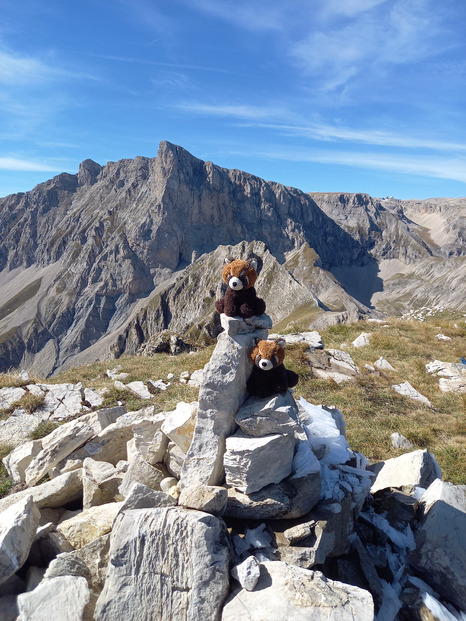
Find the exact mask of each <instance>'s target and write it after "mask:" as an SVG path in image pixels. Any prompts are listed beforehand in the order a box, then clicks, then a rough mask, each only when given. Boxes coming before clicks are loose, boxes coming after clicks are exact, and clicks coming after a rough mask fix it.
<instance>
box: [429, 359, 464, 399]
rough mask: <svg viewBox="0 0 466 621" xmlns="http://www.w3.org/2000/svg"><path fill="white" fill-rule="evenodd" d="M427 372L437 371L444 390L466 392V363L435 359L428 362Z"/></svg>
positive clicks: (441, 388)
mask: <svg viewBox="0 0 466 621" xmlns="http://www.w3.org/2000/svg"><path fill="white" fill-rule="evenodd" d="M426 372H427V373H436V374H437V376H438V377H439V378H440V379H439V388H440V390H441V391H442V392H457V393H463V392H466V365H465V364H461V363H456V362H442V361H441V360H434V361H433V362H429V363H428V364H426Z"/></svg>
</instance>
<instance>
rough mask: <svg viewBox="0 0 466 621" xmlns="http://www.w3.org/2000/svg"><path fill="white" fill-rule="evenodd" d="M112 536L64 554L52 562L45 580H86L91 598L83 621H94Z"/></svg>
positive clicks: (101, 538)
mask: <svg viewBox="0 0 466 621" xmlns="http://www.w3.org/2000/svg"><path fill="white" fill-rule="evenodd" d="M109 547H110V535H103V536H102V537H99V538H98V539H95V540H94V541H92V542H91V543H88V544H87V545H85V546H83V547H82V548H80V549H79V550H73V551H70V552H63V553H62V554H59V555H58V556H57V557H56V558H55V559H53V560H52V561H51V563H50V564H49V566H48V568H47V570H46V572H45V579H46V580H50V579H51V578H58V577H64V576H75V577H79V576H81V577H83V578H85V579H86V581H87V584H88V587H89V591H90V597H89V601H88V603H87V605H86V607H85V608H84V612H83V617H82V621H93V619H94V609H95V604H96V602H97V598H98V596H99V595H100V592H101V591H102V589H103V586H104V582H105V576H106V573H107V565H108V552H109Z"/></svg>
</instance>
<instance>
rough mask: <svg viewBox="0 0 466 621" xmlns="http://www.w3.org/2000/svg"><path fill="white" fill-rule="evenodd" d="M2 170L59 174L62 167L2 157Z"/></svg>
mask: <svg viewBox="0 0 466 621" xmlns="http://www.w3.org/2000/svg"><path fill="white" fill-rule="evenodd" d="M0 169H1V170H17V171H23V172H42V171H43V172H57V171H59V170H62V169H61V167H57V166H50V165H49V164H43V163H42V162H37V161H34V160H23V159H18V158H16V157H0Z"/></svg>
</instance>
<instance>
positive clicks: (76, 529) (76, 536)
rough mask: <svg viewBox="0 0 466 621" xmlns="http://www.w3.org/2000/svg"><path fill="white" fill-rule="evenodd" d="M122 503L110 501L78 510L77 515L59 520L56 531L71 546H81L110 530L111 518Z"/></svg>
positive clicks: (113, 517) (112, 518)
mask: <svg viewBox="0 0 466 621" xmlns="http://www.w3.org/2000/svg"><path fill="white" fill-rule="evenodd" d="M122 504H123V503H122V502H111V503H108V504H106V505H98V506H96V507H90V508H89V509H85V510H84V511H80V512H79V513H78V514H77V515H75V516H73V517H71V518H69V519H64V520H62V521H60V523H59V524H58V526H57V531H58V532H59V533H61V534H62V535H63V536H64V537H65V539H66V540H67V541H68V542H69V543H70V544H71V545H72V546H73V548H82V547H83V546H85V545H86V544H88V543H90V542H91V541H94V539H98V538H99V537H102V535H106V534H107V533H109V532H110V531H111V529H112V524H113V520H114V519H115V517H116V515H117V513H118V512H119V510H120V509H121V506H122Z"/></svg>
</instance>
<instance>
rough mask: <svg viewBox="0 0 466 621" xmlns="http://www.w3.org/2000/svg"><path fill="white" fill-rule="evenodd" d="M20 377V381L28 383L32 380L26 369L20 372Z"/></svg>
mask: <svg viewBox="0 0 466 621" xmlns="http://www.w3.org/2000/svg"><path fill="white" fill-rule="evenodd" d="M18 377H19V379H20V380H23V381H25V382H28V381H29V379H30V378H29V373H28V372H27V371H26V370H25V369H23V370H22V371H20V372H19V373H18Z"/></svg>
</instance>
